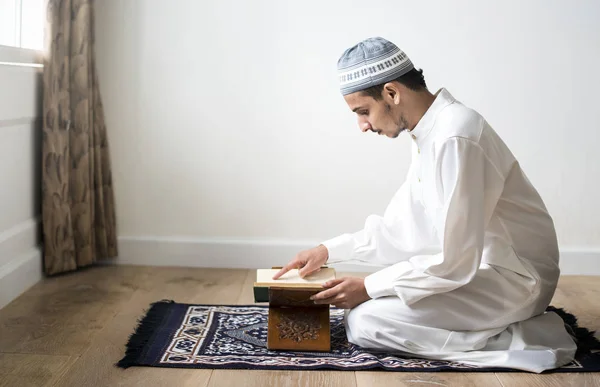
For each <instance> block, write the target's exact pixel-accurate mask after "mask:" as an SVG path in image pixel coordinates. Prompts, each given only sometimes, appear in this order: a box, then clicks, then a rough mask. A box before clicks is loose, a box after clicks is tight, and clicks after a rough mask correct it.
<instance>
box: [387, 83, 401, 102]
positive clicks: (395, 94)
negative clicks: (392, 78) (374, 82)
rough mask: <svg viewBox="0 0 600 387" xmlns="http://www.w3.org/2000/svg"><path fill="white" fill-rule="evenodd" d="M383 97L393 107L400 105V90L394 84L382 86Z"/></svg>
mask: <svg viewBox="0 0 600 387" xmlns="http://www.w3.org/2000/svg"><path fill="white" fill-rule="evenodd" d="M383 96H384V97H385V99H387V100H388V101H389V102H390V103H393V104H394V105H399V104H400V88H399V87H398V85H397V84H396V83H393V82H388V83H386V84H385V85H383Z"/></svg>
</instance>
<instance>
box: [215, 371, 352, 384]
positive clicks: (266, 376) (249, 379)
mask: <svg viewBox="0 0 600 387" xmlns="http://www.w3.org/2000/svg"><path fill="white" fill-rule="evenodd" d="M208 386H209V387H239V386H244V387H264V386H277V387H297V386H328V387H337V386H340V387H352V386H356V379H355V377H354V372H346V371H249V370H215V371H213V376H212V378H211V379H210V383H209V384H208Z"/></svg>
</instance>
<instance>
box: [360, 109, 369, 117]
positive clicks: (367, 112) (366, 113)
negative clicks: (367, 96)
mask: <svg viewBox="0 0 600 387" xmlns="http://www.w3.org/2000/svg"><path fill="white" fill-rule="evenodd" d="M358 114H360V115H361V116H368V115H369V111H368V110H363V111H361V112H359V113H358Z"/></svg>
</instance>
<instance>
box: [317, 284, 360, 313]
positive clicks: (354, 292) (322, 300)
mask: <svg viewBox="0 0 600 387" xmlns="http://www.w3.org/2000/svg"><path fill="white" fill-rule="evenodd" d="M323 287H325V288H327V290H324V291H322V292H319V293H317V294H315V295H314V296H312V297H311V298H310V299H311V300H314V301H315V304H331V305H333V306H336V307H338V308H343V309H352V308H354V307H355V306H357V305H359V304H362V303H363V302H365V301H367V300H370V299H371V297H369V295H368V294H367V290H366V289H365V280H364V279H363V278H357V277H344V278H336V279H334V280H331V281H328V282H326V283H325V284H324V285H323Z"/></svg>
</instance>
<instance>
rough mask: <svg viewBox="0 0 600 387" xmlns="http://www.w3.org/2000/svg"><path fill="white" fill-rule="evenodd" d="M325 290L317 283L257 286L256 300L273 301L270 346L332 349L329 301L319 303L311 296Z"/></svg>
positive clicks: (288, 348)
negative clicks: (313, 284) (327, 302)
mask: <svg viewBox="0 0 600 387" xmlns="http://www.w3.org/2000/svg"><path fill="white" fill-rule="evenodd" d="M273 269H279V268H278V267H274V268H273ZM265 290H267V291H268V293H267V291H265ZM322 290H323V289H322V288H321V287H317V286H313V287H305V286H293V287H289V286H286V287H278V286H269V287H268V288H266V289H265V288H256V287H255V289H254V295H255V301H257V302H265V301H268V302H269V322H268V333H267V348H268V349H269V350H289V351H314V352H328V351H330V350H331V330H330V322H329V321H330V320H329V305H328V304H320V305H317V304H315V303H314V301H312V300H311V299H310V296H312V295H313V294H317V293H319V292H321V291H322ZM265 293H267V294H268V298H267V297H265V296H267V294H265Z"/></svg>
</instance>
